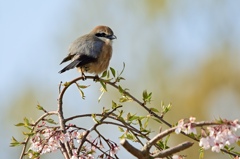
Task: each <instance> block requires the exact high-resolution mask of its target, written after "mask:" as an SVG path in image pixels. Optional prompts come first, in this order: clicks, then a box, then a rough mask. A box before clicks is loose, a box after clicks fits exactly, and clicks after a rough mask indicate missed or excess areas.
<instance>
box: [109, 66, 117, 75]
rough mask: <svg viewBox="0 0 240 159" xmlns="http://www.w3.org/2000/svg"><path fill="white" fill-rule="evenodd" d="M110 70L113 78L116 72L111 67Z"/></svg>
mask: <svg viewBox="0 0 240 159" xmlns="http://www.w3.org/2000/svg"><path fill="white" fill-rule="evenodd" d="M110 70H111V73H112V75H113V77H115V76H116V71H115V70H114V69H113V68H112V67H110Z"/></svg>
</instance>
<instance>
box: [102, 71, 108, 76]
mask: <svg viewBox="0 0 240 159" xmlns="http://www.w3.org/2000/svg"><path fill="white" fill-rule="evenodd" d="M107 72H108V71H107V70H106V71H104V72H103V73H102V76H101V78H104V77H106V76H107Z"/></svg>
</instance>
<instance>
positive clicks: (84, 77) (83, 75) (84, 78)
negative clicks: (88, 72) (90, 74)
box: [82, 73, 86, 81]
mask: <svg viewBox="0 0 240 159" xmlns="http://www.w3.org/2000/svg"><path fill="white" fill-rule="evenodd" d="M82 79H83V81H85V80H86V76H85V74H84V73H82Z"/></svg>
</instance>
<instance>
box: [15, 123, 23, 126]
mask: <svg viewBox="0 0 240 159" xmlns="http://www.w3.org/2000/svg"><path fill="white" fill-rule="evenodd" d="M15 126H25V124H24V123H17V124H16V125H15Z"/></svg>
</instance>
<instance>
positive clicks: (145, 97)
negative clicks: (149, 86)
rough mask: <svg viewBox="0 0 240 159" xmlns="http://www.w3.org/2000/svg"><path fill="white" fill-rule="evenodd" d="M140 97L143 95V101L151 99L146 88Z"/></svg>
mask: <svg viewBox="0 0 240 159" xmlns="http://www.w3.org/2000/svg"><path fill="white" fill-rule="evenodd" d="M142 97H143V101H144V103H146V102H148V103H150V102H151V99H152V92H151V93H148V92H147V90H144V91H143V93H142Z"/></svg>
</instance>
